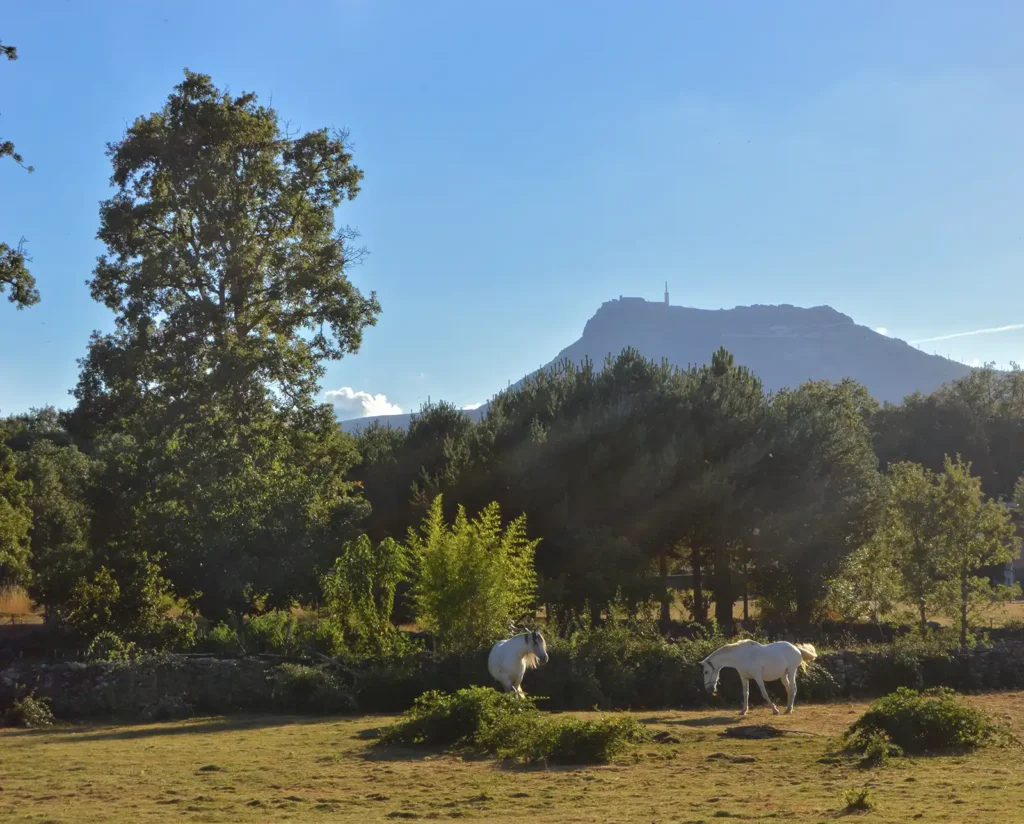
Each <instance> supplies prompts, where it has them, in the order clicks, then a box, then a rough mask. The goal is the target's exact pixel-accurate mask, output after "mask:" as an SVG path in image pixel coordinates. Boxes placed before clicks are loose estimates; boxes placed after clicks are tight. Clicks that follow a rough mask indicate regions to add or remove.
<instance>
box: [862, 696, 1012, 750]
mask: <svg viewBox="0 0 1024 824" xmlns="http://www.w3.org/2000/svg"><path fill="white" fill-rule="evenodd" d="M1005 734H1006V733H1004V732H1003V731H1002V730H1001V728H999V727H997V726H996V725H995V724H994V723H993V722H992V721H991V720H989V718H988V717H987V716H986V715H985V713H983V712H982V711H981V710H978V709H975V708H974V707H968V706H966V705H965V704H963V703H961V702H960V701H959V700H958V699H957V697H956V695H955V694H954V693H953V691H952V690H950V689H946V688H939V689H937V690H929V691H927V692H923V693H921V692H918V691H917V690H912V689H907V688H906V687H901V688H900V689H898V690H896V692H894V693H892V694H891V695H887V696H885V697H884V698H880V699H879V700H877V701H875V703H874V704H872V705H871V708H870V709H869V710H868V711H867V712H866V713H864V715H862V716H861V717H860V718H859V719H858V720H857V721H855V722H854V723H853V724H852V725H851V726H850V728H849V730H847V733H846V735H847V740H848V745H849V747H850V748H851V749H852V750H855V751H860V752H865V753H866V750H867V748H868V746H869V745H870V746H873V747H874V746H877V744H875V743H874V742H875V741H876V739H875V736H878V735H882V736H885V737H886V738H887V739H888V741H889V742H891V743H892V744H895V745H896V746H897V747H899V748H900V749H901V750H903V751H904V752H908V753H922V752H949V751H962V750H973V749H976V748H978V747H982V746H985V745H986V744H989V743H992V742H993V741H995V740H996V739H999V738H1001V737H1003V736H1004V735H1005Z"/></svg>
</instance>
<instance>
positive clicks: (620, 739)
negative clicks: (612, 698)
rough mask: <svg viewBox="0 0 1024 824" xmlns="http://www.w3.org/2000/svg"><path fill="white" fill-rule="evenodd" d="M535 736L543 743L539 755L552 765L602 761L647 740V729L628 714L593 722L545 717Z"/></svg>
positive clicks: (648, 737)
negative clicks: (544, 721) (631, 745)
mask: <svg viewBox="0 0 1024 824" xmlns="http://www.w3.org/2000/svg"><path fill="white" fill-rule="evenodd" d="M537 737H538V738H539V739H540V740H541V741H542V742H543V748H542V753H543V756H542V757H543V758H544V759H545V760H546V761H548V762H549V763H552V764H606V763H608V762H609V761H611V760H612V759H614V758H616V757H617V756H619V755H621V754H622V753H623V752H625V751H626V750H627V749H628V747H629V745H630V744H643V743H646V742H648V741H650V740H651V735H650V733H649V732H648V731H647V728H646V727H645V726H644V725H643V724H641V723H640V722H639V721H637V720H636V719H635V718H633V717H632V716H628V715H625V716H622V717H620V718H601V719H598V720H596V721H591V720H586V721H584V720H581V719H579V718H560V719H548V720H547V722H546V723H545V724H544V725H543V726H542V727H541V728H540V729H539V730H538V731H537ZM530 760H540V759H538V758H531V759H530Z"/></svg>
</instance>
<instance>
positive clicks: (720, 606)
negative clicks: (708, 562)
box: [714, 548, 736, 635]
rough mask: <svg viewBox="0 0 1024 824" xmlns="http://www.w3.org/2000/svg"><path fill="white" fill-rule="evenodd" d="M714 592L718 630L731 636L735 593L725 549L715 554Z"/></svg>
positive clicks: (727, 554)
mask: <svg viewBox="0 0 1024 824" xmlns="http://www.w3.org/2000/svg"><path fill="white" fill-rule="evenodd" d="M714 590H715V620H716V621H717V622H718V628H719V629H720V630H721V631H722V632H723V633H725V634H726V635H732V634H733V631H734V627H733V620H732V607H733V604H735V603H736V591H735V590H734V589H733V585H732V569H731V568H730V565H729V550H728V549H725V548H722V549H719V550H717V551H716V552H715V572H714Z"/></svg>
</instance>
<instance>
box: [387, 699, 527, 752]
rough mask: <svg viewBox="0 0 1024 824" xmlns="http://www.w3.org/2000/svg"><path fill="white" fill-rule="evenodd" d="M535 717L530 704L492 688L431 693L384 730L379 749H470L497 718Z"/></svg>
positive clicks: (496, 721)
mask: <svg viewBox="0 0 1024 824" xmlns="http://www.w3.org/2000/svg"><path fill="white" fill-rule="evenodd" d="M519 714H527V715H529V716H530V717H531V718H535V717H536V716H537V715H538V712H537V709H536V707H535V706H534V705H533V702H532V701H529V700H523V699H521V698H519V697H517V696H514V695H512V694H511V693H502V692H498V691H497V690H495V689H493V688H492V687H467V688H466V689H461V690H459V691H458V692H455V693H445V692H441V691H439V690H431V691H430V692H426V693H424V694H423V695H421V696H420V697H419V698H417V699H416V702H415V703H414V704H413V705H412V707H411V708H410V709H409V710H408V711H407V712H406V713H405V716H404V718H403V719H402V720H401V721H399V722H398V723H397V724H395V725H393V726H391V727H388V728H386V729H385V730H384V731H383V732H382V734H381V736H380V738H379V739H378V743H379V744H380V745H381V746H395V745H398V746H407V747H409V746H419V747H439V748H446V747H474V746H478V745H482V744H483V742H484V741H485V740H487V739H488V737H489V734H490V728H491V727H493V726H494V725H495V724H497V723H498V722H499V720H501V719H507V718H508V717H509V716H514V715H519Z"/></svg>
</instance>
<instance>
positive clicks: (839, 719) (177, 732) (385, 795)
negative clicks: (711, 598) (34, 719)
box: [0, 693, 1024, 824]
mask: <svg viewBox="0 0 1024 824" xmlns="http://www.w3.org/2000/svg"><path fill="white" fill-rule="evenodd" d="M968 700H969V701H970V702H971V703H975V704H978V705H980V706H983V707H984V708H986V709H987V710H989V711H990V712H992V713H993V714H995V715H996V716H997V717H1001V718H1004V719H1008V720H1009V721H1010V722H1011V723H1012V724H1013V725H1014V727H1015V729H1016V732H1017V734H1018V735H1020V734H1022V733H1024V693H1004V694H998V695H991V696H982V697H972V698H970V699H968ZM752 704H753V708H752V711H751V714H750V716H748V718H747V719H746V720H743V721H741V719H740V718H739V717H738V714H737V713H736V712H735V708H726V709H719V710H714V711H704V712H675V711H672V712H653V713H638V714H637V717H638V718H640V719H641V720H642V721H643V722H644V723H645V724H647V725H648V726H649V727H650V728H651V729H652V731H653V732H655V733H667V736H663V738H666V739H667V741H666V743H659V744H651V745H645V746H642V747H640V748H638V749H637V750H635V752H634V753H633V754H631V755H629V756H626V757H623V758H622V759H621V760H620V761H619V762H618V763H615V764H612V765H609V766H605V767H588V768H582V769H575V768H571V767H570V768H557V769H555V768H552V769H543V768H531V769H523V768H510V767H503V766H501V765H499V764H497V763H496V762H495V761H493V760H490V759H471V758H466V759H465V760H462V759H460V758H459V757H457V756H451V755H441V754H438V753H429V754H426V755H424V754H421V753H413V752H410V751H399V752H396V753H392V752H388V753H380V752H378V751H376V750H375V749H373V748H371V747H370V746H369V745H370V740H369V738H370V736H371V735H372V732H373V730H374V729H375V728H377V727H379V726H381V725H382V724H384V723H386V722H388V721H390V720H391V719H390V718H385V717H362V718H351V719H328V720H310V719H297V718H274V717H264V718H241V719H237V718H236V719H220V718H214V719H198V720H193V721H188V722H179V723H172V724H160V725H147V726H138V727H76V728H69V729H59V730H55V731H41V732H39V731H16V730H4V731H0V775H2V776H3V779H2V785H3V791H2V792H0V821H5V822H7V821H12V822H13V821H37V822H38V821H44V820H48V821H61V822H65V821H66V822H80V821H86V820H87V821H114V822H132V823H133V824H135V822H148V821H169V820H185V821H208V822H262V821H283V820H286V819H290V820H293V821H321V820H322V821H328V820H329V821H361V822H367V821H382V820H393V819H409V820H412V819H428V820H431V819H433V820H437V819H440V820H449V819H453V818H471V819H476V820H480V821H522V820H531V819H532V820H543V821H544V822H553V823H554V824H561V823H562V822H591V821H601V822H611V821H645V822H646V821H659V822H661V821H665V822H686V821H688V822H697V821H711V820H713V819H719V818H732V819H735V820H740V821H760V820H768V819H778V820H784V821H787V822H819V821H829V820H834V819H835V818H837V817H840V816H841V815H842V813H843V812H844V809H845V806H846V803H847V801H846V800H845V799H846V798H847V791H858V790H860V789H861V788H868V789H869V790H870V799H871V804H872V805H873V806H872V809H871V811H870V812H869V813H865V814H864V815H865V816H868V817H869V819H870V820H878V821H887V822H902V821H921V820H924V821H938V820H946V821H957V822H972V821H977V822H986V824H989V822H991V821H995V820H998V821H1000V822H1010V821H1022V820H1024V810H1022V808H1021V806H1020V804H1019V797H1020V793H1021V790H1022V785H1024V779H1022V778H1021V775H1020V768H1019V764H1020V758H1021V751H1020V750H1008V749H986V750H982V751H980V752H978V753H976V754H974V755H970V756H965V757H955V758H948V757H943V758H921V759H915V760H904V759H900V760H899V762H898V763H896V764H894V766H890V767H887V768H884V769H878V770H870V771H865V770H863V769H861V768H859V767H858V766H857V764H856V761H855V760H851V759H846V758H843V757H837V755H836V750H837V745H838V735H839V733H841V732H842V731H843V730H844V729H846V727H847V726H848V725H849V724H850V723H851V722H852V721H853V720H854V719H855V718H857V717H858V716H859V714H860V713H861V712H863V711H864V709H865V707H866V705H865V704H863V703H836V704H827V705H808V704H800V702H799V700H798V702H797V711H796V713H795V714H794V715H792V716H780V717H778V718H773V717H772V716H771V715H770V714H769V713H768V712H767V711H766V710H765V709H764V708H762V707H760V706H759V705H758V704H757V703H756V702H754V701H753V699H752ZM581 715H584V716H589V715H590V714H587V713H583V714H581ZM740 723H747V724H757V723H772V724H775V725H777V726H778V727H780V728H783V729H789V730H793V731H800V732H801V733H802V734H795V735H789V736H784V737H781V738H774V739H770V740H762V741H745V740H736V739H733V738H722V737H719V733H720V732H721V731H722V730H724V728H725V727H726V726H731V725H736V724H740ZM737 756H740V757H739V758H737ZM866 820H867V819H866Z"/></svg>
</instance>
